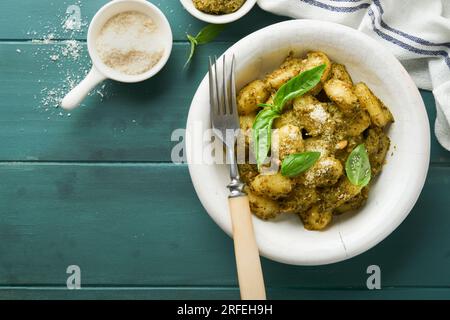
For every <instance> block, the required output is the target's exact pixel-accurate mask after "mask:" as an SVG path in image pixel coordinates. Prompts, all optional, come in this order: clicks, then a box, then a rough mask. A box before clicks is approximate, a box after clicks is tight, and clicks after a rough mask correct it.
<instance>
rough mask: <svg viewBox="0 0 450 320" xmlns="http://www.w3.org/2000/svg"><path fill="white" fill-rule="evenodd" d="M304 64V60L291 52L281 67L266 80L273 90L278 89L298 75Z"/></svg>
mask: <svg viewBox="0 0 450 320" xmlns="http://www.w3.org/2000/svg"><path fill="white" fill-rule="evenodd" d="M302 66H303V62H302V60H301V59H297V58H294V57H293V56H292V53H291V54H290V55H289V56H288V57H287V58H286V60H285V61H284V62H283V64H282V65H281V66H280V68H279V69H276V70H275V71H273V72H272V73H270V74H268V75H267V76H266V79H265V80H266V82H267V83H268V85H269V86H270V87H271V88H272V89H273V90H278V89H279V88H280V87H281V86H282V85H283V84H285V83H286V82H287V81H289V80H290V79H292V78H293V77H295V76H296V75H298V74H299V73H300V71H301V70H302Z"/></svg>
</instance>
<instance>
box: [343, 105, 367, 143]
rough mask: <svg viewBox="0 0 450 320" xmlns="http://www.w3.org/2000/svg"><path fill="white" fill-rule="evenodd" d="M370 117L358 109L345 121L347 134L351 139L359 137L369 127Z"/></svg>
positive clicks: (364, 111)
mask: <svg viewBox="0 0 450 320" xmlns="http://www.w3.org/2000/svg"><path fill="white" fill-rule="evenodd" d="M370 124H371V122H370V117H369V115H368V114H367V111H366V110H364V109H360V110H357V111H355V113H354V115H352V117H350V118H349V119H348V120H347V134H348V135H349V136H351V137H356V136H359V135H361V134H362V133H363V132H364V131H365V130H366V129H367V128H368V127H369V126H370Z"/></svg>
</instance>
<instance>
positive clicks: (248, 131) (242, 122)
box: [239, 113, 256, 147]
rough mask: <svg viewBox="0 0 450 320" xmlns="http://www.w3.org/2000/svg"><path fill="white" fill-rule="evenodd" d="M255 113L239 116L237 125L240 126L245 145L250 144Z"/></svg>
mask: <svg viewBox="0 0 450 320" xmlns="http://www.w3.org/2000/svg"><path fill="white" fill-rule="evenodd" d="M255 118H256V113H251V114H248V115H244V116H240V117H239V127H240V128H241V132H240V134H241V135H243V136H244V139H245V140H244V141H245V145H246V147H248V146H249V145H250V141H251V136H252V127H253V122H255Z"/></svg>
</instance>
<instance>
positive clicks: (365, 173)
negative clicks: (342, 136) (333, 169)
mask: <svg viewBox="0 0 450 320" xmlns="http://www.w3.org/2000/svg"><path fill="white" fill-rule="evenodd" d="M345 172H346V173H347V178H348V180H350V182H351V183H352V184H353V185H355V186H360V187H365V186H367V185H368V184H369V182H370V179H371V175H372V173H371V168H370V161H369V155H368V154H367V150H366V146H365V145H364V144H360V145H358V146H357V147H356V148H355V149H353V151H352V152H351V153H350V155H349V156H348V159H347V161H346V163H345Z"/></svg>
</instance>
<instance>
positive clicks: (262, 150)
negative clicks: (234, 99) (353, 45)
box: [252, 64, 326, 168]
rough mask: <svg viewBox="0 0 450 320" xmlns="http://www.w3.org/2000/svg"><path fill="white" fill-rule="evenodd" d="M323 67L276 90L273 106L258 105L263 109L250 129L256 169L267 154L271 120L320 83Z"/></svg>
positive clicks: (314, 69) (269, 142)
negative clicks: (286, 105) (289, 102)
mask: <svg viewBox="0 0 450 320" xmlns="http://www.w3.org/2000/svg"><path fill="white" fill-rule="evenodd" d="M325 67H326V65H325V64H322V65H320V66H318V67H314V68H312V69H310V70H307V71H304V72H302V73H300V74H299V75H298V76H296V77H294V78H292V79H291V80H289V81H288V82H286V83H285V84H284V85H282V86H281V87H280V89H278V91H277V92H276V93H275V96H274V99H273V104H265V103H262V104H259V105H258V106H260V107H265V108H264V109H263V110H261V111H260V112H259V113H258V115H257V116H256V119H255V121H254V122H253V127H252V129H253V131H252V132H253V146H254V154H255V158H256V164H257V165H258V168H260V166H261V164H263V163H264V161H265V160H266V158H267V155H268V154H269V150H270V145H271V135H272V123H273V120H274V119H276V118H278V117H279V116H281V113H282V112H283V107H284V105H285V104H286V103H287V102H288V101H289V100H292V99H294V98H297V97H299V96H301V95H304V94H305V93H307V92H308V91H309V90H311V89H313V88H314V87H315V86H316V85H317V84H318V83H319V82H320V79H321V77H322V74H323V72H324V70H325Z"/></svg>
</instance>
